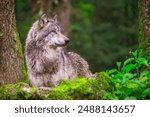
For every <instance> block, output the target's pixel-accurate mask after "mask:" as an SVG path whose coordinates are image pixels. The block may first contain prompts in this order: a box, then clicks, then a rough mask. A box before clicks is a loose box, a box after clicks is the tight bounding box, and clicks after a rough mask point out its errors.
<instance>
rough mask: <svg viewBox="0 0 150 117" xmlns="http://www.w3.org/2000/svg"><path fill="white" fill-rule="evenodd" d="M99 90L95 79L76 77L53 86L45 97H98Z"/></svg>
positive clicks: (60, 98) (68, 98) (61, 98)
mask: <svg viewBox="0 0 150 117" xmlns="http://www.w3.org/2000/svg"><path fill="white" fill-rule="evenodd" d="M100 92H101V91H100V87H99V85H98V82H97V80H92V79H86V78H76V79H73V80H70V81H63V82H62V83H61V85H60V86H57V87H55V88H53V90H52V91H51V92H50V93H49V95H48V97H47V99H59V100H64V99H67V100H70V99H100V95H99V94H100Z"/></svg>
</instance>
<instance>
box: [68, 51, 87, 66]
mask: <svg viewBox="0 0 150 117" xmlns="http://www.w3.org/2000/svg"><path fill="white" fill-rule="evenodd" d="M68 56H69V58H70V60H71V61H72V63H73V64H74V65H77V66H84V67H87V68H88V67H89V65H88V63H87V61H86V60H84V59H83V58H82V57H81V56H80V55H79V54H77V53H75V52H68Z"/></svg>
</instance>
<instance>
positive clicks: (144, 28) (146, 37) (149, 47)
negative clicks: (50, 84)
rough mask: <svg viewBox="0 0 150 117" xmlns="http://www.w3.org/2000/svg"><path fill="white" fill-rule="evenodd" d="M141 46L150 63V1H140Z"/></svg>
mask: <svg viewBox="0 0 150 117" xmlns="http://www.w3.org/2000/svg"><path fill="white" fill-rule="evenodd" d="M139 46H140V49H142V50H144V52H142V56H143V55H144V56H145V57H146V58H147V59H148V60H149V61H150V0H139Z"/></svg>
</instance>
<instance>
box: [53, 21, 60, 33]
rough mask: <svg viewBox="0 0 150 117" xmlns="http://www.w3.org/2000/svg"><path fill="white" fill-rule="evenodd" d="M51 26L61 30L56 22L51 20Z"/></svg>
mask: <svg viewBox="0 0 150 117" xmlns="http://www.w3.org/2000/svg"><path fill="white" fill-rule="evenodd" d="M52 28H53V29H54V30H55V31H60V30H61V28H60V26H59V25H58V24H57V23H55V22H52Z"/></svg>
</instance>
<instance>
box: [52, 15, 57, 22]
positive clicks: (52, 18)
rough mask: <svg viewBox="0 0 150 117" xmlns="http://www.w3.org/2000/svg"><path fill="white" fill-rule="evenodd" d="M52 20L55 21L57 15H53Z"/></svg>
mask: <svg viewBox="0 0 150 117" xmlns="http://www.w3.org/2000/svg"><path fill="white" fill-rule="evenodd" d="M52 20H53V21H54V22H56V23H57V15H55V16H54V17H53V18H52Z"/></svg>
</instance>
